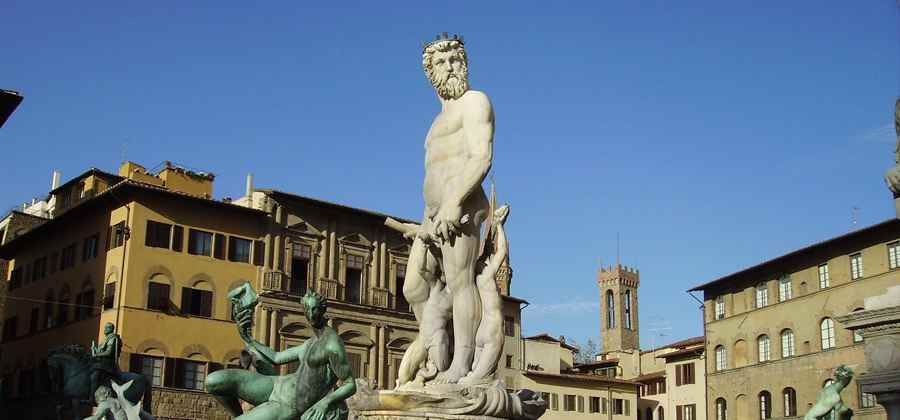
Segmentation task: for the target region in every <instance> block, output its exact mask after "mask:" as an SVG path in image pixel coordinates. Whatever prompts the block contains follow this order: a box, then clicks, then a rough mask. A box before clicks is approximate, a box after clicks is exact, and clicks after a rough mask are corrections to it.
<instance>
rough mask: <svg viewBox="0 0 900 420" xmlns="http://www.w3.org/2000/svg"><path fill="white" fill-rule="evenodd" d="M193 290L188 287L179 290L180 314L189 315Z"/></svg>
mask: <svg viewBox="0 0 900 420" xmlns="http://www.w3.org/2000/svg"><path fill="white" fill-rule="evenodd" d="M193 291H194V289H191V288H190V287H182V288H181V312H182V313H185V314H189V313H191V295H192V294H193V293H192V292H193Z"/></svg>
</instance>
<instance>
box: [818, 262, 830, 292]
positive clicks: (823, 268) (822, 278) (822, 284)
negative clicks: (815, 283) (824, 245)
mask: <svg viewBox="0 0 900 420" xmlns="http://www.w3.org/2000/svg"><path fill="white" fill-rule="evenodd" d="M829 283H830V280H829V278H828V264H820V265H819V289H824V288H826V287H828V285H829Z"/></svg>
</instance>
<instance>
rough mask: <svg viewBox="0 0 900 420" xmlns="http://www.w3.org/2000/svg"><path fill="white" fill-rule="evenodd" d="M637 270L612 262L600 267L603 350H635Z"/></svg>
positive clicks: (636, 340)
mask: <svg viewBox="0 0 900 420" xmlns="http://www.w3.org/2000/svg"><path fill="white" fill-rule="evenodd" d="M639 284H640V271H638V270H637V269H635V268H631V267H627V266H624V265H622V264H619V263H616V265H614V266H609V267H603V266H601V267H600V272H599V273H597V286H598V287H599V288H600V337H602V339H603V352H604V353H607V352H615V351H623V350H624V351H628V350H639V349H640V348H641V347H640V342H639V334H638V285H639Z"/></svg>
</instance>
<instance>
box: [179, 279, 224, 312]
mask: <svg viewBox="0 0 900 420" xmlns="http://www.w3.org/2000/svg"><path fill="white" fill-rule="evenodd" d="M187 286H188V287H190V288H192V289H198V290H206V291H209V292H212V299H211V302H210V315H211V316H212V318H216V308H217V307H218V305H217V304H216V300H217V299H218V297H219V294H218V293H217V292H218V290H216V282H214V281H213V278H212V277H210V275H209V274H206V273H198V274H195V275H194V276H193V277H191V279H190V280H188V282H187Z"/></svg>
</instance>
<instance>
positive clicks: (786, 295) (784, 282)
mask: <svg viewBox="0 0 900 420" xmlns="http://www.w3.org/2000/svg"><path fill="white" fill-rule="evenodd" d="M793 295H794V293H793V289H792V286H791V276H789V275H786V274H785V275H783V276H781V278H779V279H778V300H779V301H781V302H784V301H786V300H788V299H790V298H792V297H793Z"/></svg>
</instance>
